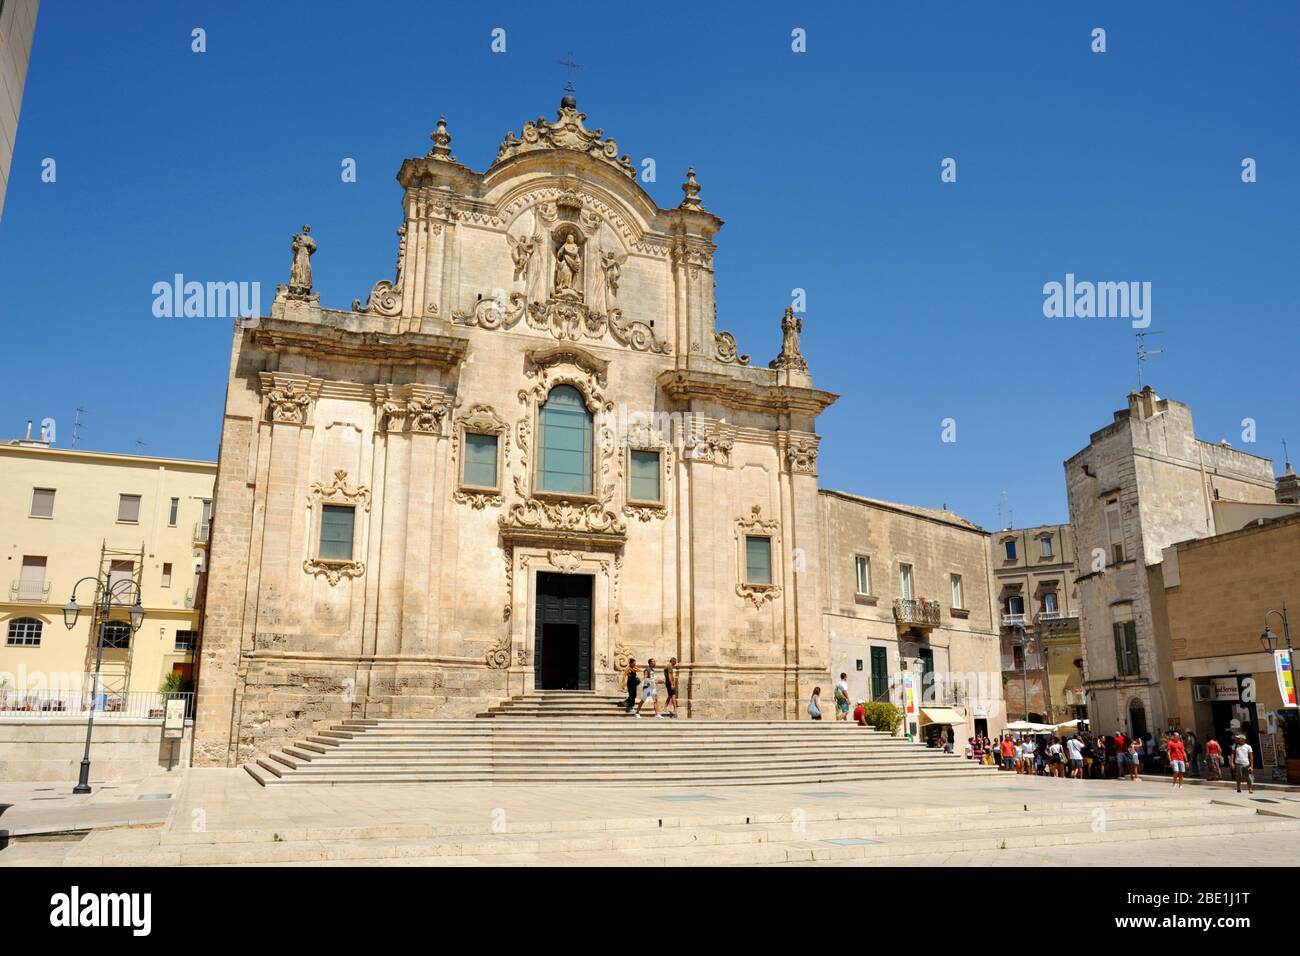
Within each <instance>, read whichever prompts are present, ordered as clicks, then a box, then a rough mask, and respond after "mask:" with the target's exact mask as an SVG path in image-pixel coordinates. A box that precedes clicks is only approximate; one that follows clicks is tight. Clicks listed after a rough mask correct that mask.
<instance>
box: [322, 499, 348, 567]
mask: <svg viewBox="0 0 1300 956" xmlns="http://www.w3.org/2000/svg"><path fill="white" fill-rule="evenodd" d="M355 522H356V509H355V508H353V507H352V506H351V505H325V506H324V507H323V508H322V509H321V516H320V549H319V552H318V557H320V558H321V559H322V560H325V561H351V560H352V531H353V525H354V524H355Z"/></svg>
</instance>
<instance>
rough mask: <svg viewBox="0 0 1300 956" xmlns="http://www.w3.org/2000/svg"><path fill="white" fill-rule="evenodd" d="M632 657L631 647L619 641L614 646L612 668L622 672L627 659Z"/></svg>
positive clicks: (625, 668)
mask: <svg viewBox="0 0 1300 956" xmlns="http://www.w3.org/2000/svg"><path fill="white" fill-rule="evenodd" d="M631 659H632V648H630V647H628V646H627V645H626V644H624V643H622V642H620V643H618V644H616V645H615V646H614V669H615V670H616V671H619V672H620V673H622V672H623V671H625V670H627V664H628V661H630V660H631Z"/></svg>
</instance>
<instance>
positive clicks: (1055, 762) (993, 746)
mask: <svg viewBox="0 0 1300 956" xmlns="http://www.w3.org/2000/svg"><path fill="white" fill-rule="evenodd" d="M1229 740H1230V742H1229V743H1228V744H1227V747H1226V751H1227V754H1228V759H1230V760H1231V766H1232V774H1233V776H1234V778H1235V779H1236V782H1237V792H1238V793H1240V792H1241V787H1242V784H1245V785H1246V787H1247V789H1248V791H1249V792H1250V793H1254V792H1255V775H1254V769H1253V768H1254V763H1255V752H1254V748H1252V747H1251V745H1250V742H1249V741H1248V740H1247V739H1246V735H1245V734H1236V735H1235V736H1230V738H1229ZM967 748H968V751H969V755H970V757H971V759H972V760H976V761H979V762H981V763H987V764H989V765H993V764H995V763H996V764H997V765H999V766H1001V768H1002V769H1003V770H1014V771H1015V772H1016V773H1018V774H1026V775H1030V776H1034V775H1042V776H1049V777H1070V778H1073V779H1075V780H1085V779H1088V780H1105V779H1120V778H1124V779H1127V780H1139V779H1141V774H1142V773H1143V772H1146V773H1164V772H1165V770H1166V769H1167V770H1168V771H1169V773H1170V774H1171V775H1172V783H1173V786H1175V787H1181V786H1182V785H1183V781H1184V779H1185V778H1186V776H1187V774H1188V772H1189V770H1190V772H1191V773H1192V774H1193V775H1197V774H1199V773H1200V772H1202V770H1203V771H1204V774H1205V778H1206V779H1207V780H1221V779H1222V778H1223V767H1224V762H1225V746H1224V745H1221V744H1220V743H1219V741H1218V740H1215V739H1214V738H1213V737H1211V738H1210V739H1209V740H1207V741H1206V742H1205V744H1204V746H1202V744H1201V742H1200V741H1199V740H1197V738H1196V735H1195V734H1194V733H1193V732H1192V731H1190V730H1189V731H1187V733H1186V735H1184V734H1181V733H1179V732H1177V731H1173V732H1171V733H1169V734H1167V735H1163V734H1162V735H1161V738H1160V739H1159V740H1157V739H1156V738H1155V737H1154V736H1153V735H1152V734H1146V735H1145V736H1144V737H1141V738H1139V737H1129V736H1126V735H1125V734H1124V732H1123V731H1118V732H1116V733H1114V734H1092V733H1087V732H1077V733H1074V734H1072V735H1069V736H1064V737H1062V736H1057V735H1055V734H1038V735H1030V734H1024V735H1019V736H1013V735H1011V734H1005V735H1003V736H1002V737H1001V738H1000V739H999V740H995V741H990V740H989V738H988V737H971V738H970V739H969V740H968V741H967Z"/></svg>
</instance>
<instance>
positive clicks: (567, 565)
mask: <svg viewBox="0 0 1300 956" xmlns="http://www.w3.org/2000/svg"><path fill="white" fill-rule="evenodd" d="M546 560H547V561H549V562H550V564H551V567H553V568H555V569H556V570H557V571H561V572H564V573H566V574H567V573H570V572H573V571H576V570H578V568H580V567H582V558H580V557H579V556H578V555H576V554H574V553H573V552H572V551H547V552H546Z"/></svg>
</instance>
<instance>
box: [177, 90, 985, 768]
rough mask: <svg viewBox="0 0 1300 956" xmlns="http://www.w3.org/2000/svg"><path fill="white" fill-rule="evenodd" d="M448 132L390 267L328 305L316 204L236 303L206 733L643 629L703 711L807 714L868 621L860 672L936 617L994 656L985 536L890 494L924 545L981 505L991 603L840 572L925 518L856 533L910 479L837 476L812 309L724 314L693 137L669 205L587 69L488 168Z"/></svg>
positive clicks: (509, 687) (410, 709)
mask: <svg viewBox="0 0 1300 956" xmlns="http://www.w3.org/2000/svg"><path fill="white" fill-rule="evenodd" d="M431 139H432V140H433V147H432V149H430V151H429V152H428V153H427V154H426V155H424V156H421V157H417V158H412V159H407V160H406V161H405V162H403V164H402V166H401V169H400V171H399V172H398V176H397V178H398V181H399V182H400V183H401V185H402V188H403V190H404V196H403V211H404V216H403V221H402V224H401V226H400V228H399V229H398V260H397V268H396V276H395V278H394V279H393V280H391V281H390V280H387V279H384V280H381V281H379V282H377V283H375V285H374V287H373V288H372V289H371V291H370V293H369V295H368V296H367V297H366V299H365V300H364V301H362V300H360V299H358V300H356V301H354V302H353V304H352V308H351V309H344V310H338V309H330V308H325V307H322V306H321V304H320V301H319V296H318V295H317V294H316V293H315V292H314V291H313V290H312V279H311V266H312V263H311V257H312V255H313V254H314V252H315V249H316V241H315V239H314V238H313V237H312V236H311V234H310V230H309V228H308V227H304V228H303V231H302V233H300V234H299V235H297V236H295V237H294V240H293V264H292V269H291V273H290V281H289V283H288V284H286V285H283V286H280V287H278V289H277V294H276V297H275V301H274V303H273V305H272V308H271V311H270V315H269V316H267V317H263V318H260V319H259V320H257V321H256V322H253V323H248V324H246V325H244V326H241V327H240V328H237V329H236V332H235V342H234V348H233V354H232V360H231V370H230V378H229V385H228V393H227V399H226V407H225V415H224V421H223V426H222V437H221V450H220V457H219V464H218V475H217V486H216V501H215V516H214V521H213V529H212V543H211V561H210V567H209V574H208V586H207V601H206V611H205V619H204V626H203V637H202V645H201V650H200V654H199V660H198V667H197V670H198V673H197V675H196V676H197V680H198V687H199V696H198V712H197V719H196V728H195V752H194V760H195V762H196V763H198V764H228V763H235V762H240V761H243V760H245V759H247V758H248V757H249V756H250V755H252V754H253V753H255V752H258V751H265V750H266V749H268V748H270V747H274V746H279V745H282V744H284V743H286V742H289V741H290V740H292V739H294V738H296V737H299V736H301V735H302V734H304V733H309V732H311V731H312V730H313V729H315V728H318V727H320V726H322V725H328V724H329V723H332V722H334V721H337V720H339V719H342V718H346V717H359V716H369V717H376V716H392V717H403V716H407V717H416V716H431V715H434V716H446V717H469V716H473V715H474V714H476V713H479V712H482V711H483V710H486V709H487V708H488V707H489V706H491V705H493V704H496V703H499V702H500V701H501V700H503V699H505V698H507V697H510V696H513V695H518V694H522V693H528V692H531V691H534V690H542V689H550V688H563V689H589V690H592V691H596V692H603V693H613V692H614V691H615V690H616V688H617V686H618V682H619V678H620V674H621V672H622V669H623V668H624V666H625V665H626V662H627V660H628V659H629V657H635V658H636V660H637V661H638V662H640V663H642V664H644V662H645V661H646V660H647V659H648V658H651V657H654V658H656V659H657V662H658V664H659V666H660V667H662V666H663V665H664V664H665V663H666V662H667V661H668V659H669V658H674V657H675V658H676V659H677V660H678V661H679V667H680V686H681V692H680V693H681V701H682V710H683V712H684V713H686V714H688V715H689V716H691V717H696V718H724V717H747V718H751V719H755V718H770V719H797V718H801V717H805V716H806V715H805V714H804V708H805V705H806V702H807V699H808V697H809V694H810V693H811V691H812V689H813V687H814V686H816V685H820V686H822V687H823V688H824V692H825V695H826V699H827V701H829V697H830V684H831V671H832V668H833V667H834V668H835V669H836V670H837V671H838V670H839V669H841V668H842V666H843V667H848V668H849V669H853V666H852V665H850V664H848V660H849V659H850V658H853V661H854V663H855V664H856V671H859V672H860V671H862V670H863V669H864V664H863V660H862V657H861V655H863V654H867V655H868V657H869V658H870V661H871V665H872V667H871V669H869V670H871V671H872V672H871V673H869V674H868V677H863V676H862V675H861V674H859V673H856V672H855V676H854V680H855V681H857V680H858V679H859V678H861V679H862V680H863V681H866V680H868V678H875V677H876V674H875V673H874V671H876V670H880V669H883V668H891V669H892V670H893V671H897V670H898V669H899V668H907V667H909V666H913V664H915V662H917V661H920V660H922V659H923V657H924V654H923V652H922V649H923V648H925V649H930V657H929V660H930V662H931V665H932V666H933V665H934V662H935V658H934V651H933V650H932V649H931V648H932V647H938V648H940V649H941V650H942V651H943V653H944V654H946V657H943V658H942V659H941V660H940V661H939V665H941V666H946V667H964V666H975V665H978V666H980V667H983V666H985V665H988V669H989V670H990V671H997V670H998V665H997V662H996V647H997V639H996V628H995V627H994V626H993V623H992V613H993V612H992V605H991V580H992V579H991V573H990V572H989V569H988V561H987V558H984V559H983V563H982V565H980V566H979V567H976V566H975V562H976V558H975V555H976V554H977V553H979V554H983V555H987V539H986V536H984V533H983V532H982V531H980V530H979V529H977V528H974V526H972V525H970V524H969V523H968V522H963V521H961V519H956V516H950V515H948V514H947V513H946V512H942V513H939V512H935V513H930V514H922V513H921V511H923V509H913V510H912V512H910V513H909V512H908V511H906V510H903V511H897V510H895V511H890V512H889V520H890V521H898V520H903V519H907V520H912V521H914V522H916V523H918V524H917V528H916V536H915V540H916V542H917V544H916V548H917V550H918V551H922V552H926V553H927V554H928V553H929V552H930V551H932V550H934V548H935V547H937V546H936V545H935V544H934V541H935V540H937V539H935V538H934V534H936V533H938V534H939V535H940V537H943V536H944V535H947V536H948V537H953V536H955V538H953V540H954V541H957V542H958V544H957V546H956V550H955V551H952V552H951V555H956V554H957V553H961V554H962V555H963V557H961V558H960V562H959V563H963V562H964V563H963V564H962V567H963V570H962V571H961V572H960V573H957V572H954V573H956V574H957V578H956V580H957V581H958V582H960V581H962V580H964V581H965V582H966V583H965V588H966V590H965V595H966V596H965V597H964V598H961V597H958V596H957V595H958V591H959V590H960V588H958V587H957V585H955V584H954V585H953V587H954V590H953V591H952V594H953V600H954V601H955V602H956V603H958V604H960V603H962V602H963V601H964V602H965V603H967V604H971V603H972V602H973V603H974V605H975V608H976V609H978V608H979V602H980V601H983V602H984V608H983V610H982V611H979V612H978V613H975V612H974V611H973V610H971V609H967V608H961V607H958V608H955V610H956V612H957V614H956V615H955V616H952V617H950V618H948V619H947V620H946V621H945V619H944V616H943V615H942V613H941V605H942V604H943V603H944V602H942V601H928V600H926V599H925V598H923V597H920V598H919V601H918V595H915V594H913V593H911V592H910V591H909V592H908V593H902V592H903V591H908V588H906V587H902V586H901V584H900V588H901V590H900V593H899V594H897V595H893V594H892V592H891V589H890V588H886V587H884V586H883V585H882V586H880V587H877V588H875V589H874V590H878V591H880V592H881V593H880V594H875V595H873V594H864V593H861V592H860V591H856V590H854V591H851V592H850V593H849V595H848V596H847V597H846V598H845V599H844V600H843V601H839V600H838V599H835V598H833V596H832V592H833V591H835V590H836V589H837V588H839V589H840V590H843V587H841V585H845V586H848V587H849V588H860V587H862V586H863V583H862V582H863V579H862V576H861V563H860V559H861V558H862V557H864V556H866V557H868V558H869V559H870V560H875V561H876V562H877V569H878V571H877V577H878V578H881V577H882V576H883V578H884V579H885V580H888V579H890V578H891V577H893V576H894V573H895V572H894V566H893V557H892V552H893V551H894V550H897V542H898V541H899V540H901V539H900V537H899V536H900V535H902V536H903V537H904V538H906V534H904V533H903V532H901V531H900V532H897V533H893V532H891V533H890V534H889V535H888V536H887V539H888V540H885V539H882V540H881V541H880V542H879V545H878V547H879V550H880V551H881V552H882V553H881V554H880V555H879V556H877V557H875V558H870V556H869V555H863V554H859V553H858V552H861V551H864V550H866V547H865V545H864V544H861V543H857V544H855V541H858V539H862V540H863V541H865V538H866V536H867V530H864V528H865V526H864V524H863V522H864V521H866V517H865V516H866V515H867V514H868V512H869V511H870V510H871V509H872V508H873V507H882V506H883V503H874V504H873V503H872V502H870V501H869V500H867V499H856V504H853V503H850V499H849V498H847V497H843V496H841V498H840V499H837V500H835V501H831V500H830V499H827V498H826V497H825V494H824V493H822V492H819V489H818V486H817V473H816V461H817V453H818V443H819V438H818V436H817V434H816V421H817V416H818V415H819V414H820V413H821V412H822V411H823V410H825V409H826V408H827V407H828V406H829V405H830V404H831V403H833V402H834V401H835V400H836V397H837V396H835V395H833V394H831V393H829V392H826V391H822V390H819V389H817V388H815V387H814V386H813V383H812V378H811V376H810V374H809V370H808V365H807V363H806V361H805V360H804V359H803V357H802V356H801V354H800V347H799V335H800V333H801V331H802V321H801V319H800V317H799V316H797V315H795V314H794V312H793V311H792V310H789V309H787V310H786V313H785V315H784V317H783V318H782V330H783V346H782V350H781V353H780V354H779V355H778V356H777V357H776V358H775V359H773V360H772V361H771V362H770V363H768V365H767V367H758V366H756V365H751V364H750V362H749V357H748V356H746V355H742V354H740V352H739V350H738V348H737V345H736V342H735V339H734V338H733V337H732V336H731V335H730V334H728V333H727V332H725V331H721V330H719V329H717V328H716V327H715V307H714V273H713V257H714V252H715V249H716V246H715V244H714V236H715V234H716V233H717V232H718V230H719V229H720V227H721V226H722V220H721V219H719V218H718V217H717V216H715V215H713V214H712V213H711V212H709V211H708V210H706V209H705V208H704V206H703V204H702V202H701V200H700V195H699V194H700V187H699V184H698V183H697V182H696V180H695V175H694V172H693V171H691V172H690V173H688V175H687V178H686V182H685V183H684V184H683V186H682V191H683V198H682V200H681V202H680V203H679V204H678V205H677V206H675V207H673V208H670V209H663V208H659V207H658V206H657V205H656V204H655V202H654V201H653V200H652V199H651V198H650V196H649V195H648V194H647V193H646V192H645V190H644V189H643V188H642V186H641V184H640V183H639V182H638V180H637V177H636V174H635V169H634V167H633V165H632V162H631V160H630V158H629V157H627V156H625V155H624V156H620V155H619V152H618V147H617V145H616V143H615V141H614V140H612V139H609V138H606V137H605V136H604V135H603V133H602V131H600V130H594V131H593V130H589V129H588V128H587V126H586V117H585V115H584V114H583V113H581V112H579V111H578V108H577V104H576V102H575V101H574V99H573V98H572V96H566V97H565V98H564V99H563V100H562V101H561V105H560V109H559V112H558V114H557V118H556V119H555V120H554V121H548V120H546V119H544V118H539V119H537V120H536V121H534V122H529V123H526V124H525V125H524V127H523V130H522V133H521V135H518V136H516V135H514V134H513V133H512V134H510V135H508V136H507V137H506V139H505V141H504V142H503V143H502V144H501V148H500V150H499V152H498V154H497V157H496V159H495V161H494V162H493V163H492V164H491V166H490V167H489V168H488V169H487V170H486V171H485V172H483V173H477V172H474V171H472V170H470V169H469V168H467V167H466V166H464V165H462V164H461V163H459V162H457V161H456V159H455V157H454V156H453V155H452V152H451V146H450V142H451V136H450V134H449V133H448V131H447V127H446V123H445V121H443V120H439V122H438V125H437V129H436V130H435V131H434V133H433V134H432V136H431ZM891 507H892V506H891ZM845 508H848V509H849V510H850V511H852V516H851V517H840V515H841V513H842V512H843V511H844V509H845ZM882 514H883V512H882ZM900 515H901V516H902V518H900ZM950 519H955V520H950ZM922 524H924V525H926V527H921V525H922ZM930 524H933V525H936V526H940V527H939V530H938V531H936V530H935V529H934V528H930V527H929V525H930ZM944 540H945V541H947V538H944ZM968 540H969V544H970V547H969V548H966V547H965V544H966V543H967V541H968ZM942 546H943V547H947V546H948V545H947V544H944V545H942ZM904 550H906V548H904ZM886 552H889V553H886ZM828 554H835V555H836V556H837V557H836V561H837V562H838V563H837V567H836V568H834V569H832V568H824V567H822V565H821V562H822V561H823V559H824V557H825V556H826V555H828ZM952 560H954V561H956V560H958V559H957V558H956V557H953V558H952ZM922 563H925V562H922ZM950 563H951V562H950ZM942 564H943V562H942V561H939V562H938V563H937V564H935V565H934V567H935V568H936V569H937V570H935V571H934V575H935V580H936V584H935V587H936V588H940V585H939V584H938V583H937V582H938V578H939V577H940V576H941V575H942V568H941V567H940V565H942ZM966 564H970V567H966ZM850 566H852V567H854V568H855V569H856V577H853V578H852V579H850V578H848V577H845V576H844V575H842V574H840V572H841V571H843V570H844V569H845V568H847V567H850ZM908 567H909V568H911V567H912V565H908ZM881 569H884V570H881ZM909 573H910V572H909ZM841 578H843V580H841ZM908 580H910V578H909V579H908ZM940 589H941V588H940ZM867 590H868V591H871V590H873V588H872V587H871V586H870V585H867ZM864 598H865V599H867V600H863V599H864ZM873 598H874V600H873ZM900 602H904V603H902V604H900ZM839 604H844V605H845V607H842V608H839V609H838V610H837V609H836V608H837V607H838V606H839ZM900 607H901V608H902V610H901V611H900ZM918 607H919V610H918V609H917V608H918ZM972 614H973V615H974V620H971V618H972ZM846 618H847V619H852V621H851V626H850V627H849V628H848V629H847V634H848V636H847V637H845V638H844V639H843V641H841V639H840V638H839V637H838V636H837V635H838V634H839V633H840V632H842V631H845V629H844V628H840V627H839V625H838V623H837V622H839V621H841V620H842V619H846ZM949 625H952V633H953V634H956V635H957V637H955V638H953V639H951V640H949V639H946V638H944V637H943V635H945V634H947V633H948V632H949ZM873 640H874V641H875V642H876V643H877V644H879V645H881V646H882V647H883V648H884V652H883V654H884V656H881V653H879V652H872V651H870V647H869V645H871V644H872V641H873ZM864 648H866V650H863V649H864ZM953 648H956V650H953ZM990 649H991V653H992V654H993V655H994V657H993V658H992V659H988V655H989V653H990ZM909 654H910V656H909ZM854 655H858V656H856V657H854ZM981 655H983V656H981ZM941 656H942V655H941ZM864 686H866V685H865V684H864ZM872 686H874V688H875V690H876V691H877V693H876V694H875V695H874V696H877V697H878V696H879V693H878V691H879V684H878V682H876V683H875V684H874V685H872ZM856 689H857V688H856V687H855V690H856ZM859 692H861V693H865V692H866V691H859ZM828 706H829V705H828ZM912 719H914V718H912V717H909V720H912ZM916 719H919V718H916Z"/></svg>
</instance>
